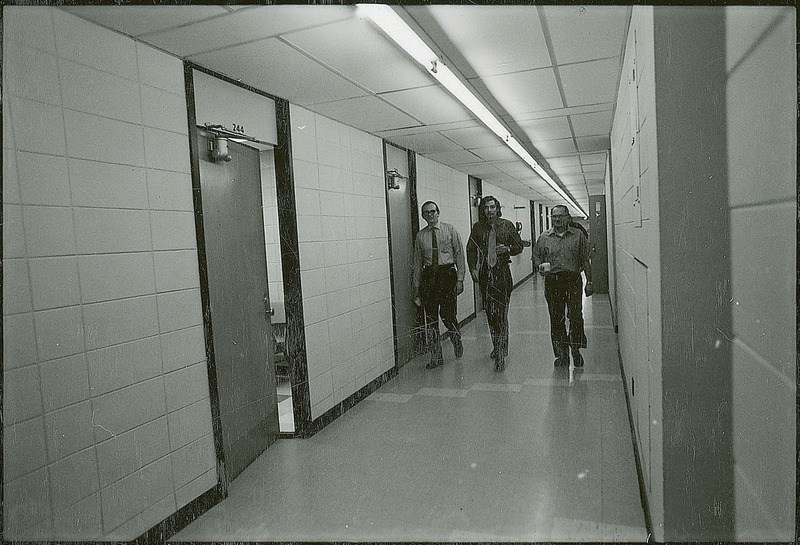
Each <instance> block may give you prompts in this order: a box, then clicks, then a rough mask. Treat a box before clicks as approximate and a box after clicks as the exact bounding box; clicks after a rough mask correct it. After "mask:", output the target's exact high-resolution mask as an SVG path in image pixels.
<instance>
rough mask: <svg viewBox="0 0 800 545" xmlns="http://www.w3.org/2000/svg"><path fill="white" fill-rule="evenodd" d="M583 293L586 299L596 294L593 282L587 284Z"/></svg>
mask: <svg viewBox="0 0 800 545" xmlns="http://www.w3.org/2000/svg"><path fill="white" fill-rule="evenodd" d="M583 293H585V294H586V297H589V296H590V295H592V294H593V293H594V286H593V285H592V281H591V280H589V281H588V282H586V287H585V288H583Z"/></svg>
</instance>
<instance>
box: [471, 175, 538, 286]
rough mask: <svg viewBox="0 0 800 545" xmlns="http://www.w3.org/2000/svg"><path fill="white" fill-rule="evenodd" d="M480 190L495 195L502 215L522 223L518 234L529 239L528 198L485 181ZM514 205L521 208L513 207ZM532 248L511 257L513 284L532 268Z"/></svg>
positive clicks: (512, 221) (529, 214) (529, 211)
mask: <svg viewBox="0 0 800 545" xmlns="http://www.w3.org/2000/svg"><path fill="white" fill-rule="evenodd" d="M482 192H483V195H484V196H486V195H492V196H494V197H497V198H498V199H499V200H500V205H501V206H502V213H503V216H502V217H503V218H505V219H507V220H508V221H510V222H511V223H514V224H516V222H520V223H522V234H521V235H520V236H521V237H522V239H524V240H531V210H530V201H529V200H528V199H523V198H522V197H520V196H519V195H515V194H514V193H511V192H510V191H506V190H505V189H501V188H499V187H497V186H496V185H493V184H490V183H487V182H484V183H483V189H482ZM516 206H519V207H521V208H515V207H516ZM523 207H524V208H523ZM532 248H533V246H532V245H531V246H528V247H526V248H523V250H522V253H520V254H518V255H515V256H513V257H512V258H511V265H510V267H511V278H512V279H513V280H514V283H515V284H516V283H517V282H520V281H522V279H523V278H525V277H527V276H529V275H530V274H531V271H532V270H533V269H532V265H531V251H532Z"/></svg>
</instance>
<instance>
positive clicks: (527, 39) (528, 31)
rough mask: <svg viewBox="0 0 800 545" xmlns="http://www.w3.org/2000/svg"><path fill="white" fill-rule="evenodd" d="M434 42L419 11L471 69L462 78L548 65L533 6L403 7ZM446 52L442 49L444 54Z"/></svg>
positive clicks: (429, 28)
mask: <svg viewBox="0 0 800 545" xmlns="http://www.w3.org/2000/svg"><path fill="white" fill-rule="evenodd" d="M406 10H407V11H408V12H409V13H410V14H411V15H412V16H413V17H415V19H416V20H417V22H418V23H420V24H421V26H423V28H424V29H425V30H426V31H427V32H428V33H429V35H430V36H431V37H432V38H434V39H436V38H437V36H436V30H437V29H435V28H433V25H429V24H428V25H426V24H425V19H424V18H423V17H422V16H421V14H420V12H422V11H427V12H428V13H429V14H430V16H431V17H432V18H433V19H434V20H435V21H436V23H438V26H439V28H440V29H441V31H443V32H444V34H445V36H446V37H447V40H448V41H449V42H450V44H452V46H454V47H455V48H456V49H458V51H459V54H460V56H462V57H463V58H464V59H465V60H466V61H467V62H468V63H469V66H470V68H471V71H466V70H465V71H463V72H462V75H464V76H465V77H473V76H475V75H479V76H493V75H498V74H508V73H512V72H520V71H523V70H530V69H533V68H544V67H547V66H551V64H552V63H551V60H550V54H549V52H548V50H547V43H546V42H545V39H544V34H543V33H542V26H541V24H540V23H539V14H538V11H537V9H536V7H535V6H533V5H529V6H441V5H438V6H437V5H433V6H430V7H427V8H425V7H412V6H408V7H406ZM447 52H448V49H447V47H444V53H445V54H447Z"/></svg>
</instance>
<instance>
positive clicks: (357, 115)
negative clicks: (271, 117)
mask: <svg viewBox="0 0 800 545" xmlns="http://www.w3.org/2000/svg"><path fill="white" fill-rule="evenodd" d="M310 109H311V110H313V111H315V112H317V113H318V114H320V115H324V116H326V117H330V118H331V119H335V120H336V121H340V122H342V123H344V124H345V125H350V126H351V127H355V128H357V129H361V130H362V131H366V132H369V133H374V132H375V131H378V130H385V129H389V128H396V127H407V126H408V125H412V124H414V123H416V121H415V120H414V119H413V118H411V117H409V116H407V115H406V114H404V113H403V112H401V111H400V110H398V109H397V108H395V107H394V106H392V105H391V104H387V103H386V102H384V101H383V100H381V99H379V98H377V97H374V96H371V95H370V96H365V97H356V98H349V99H345V100H337V101H336V102H324V103H321V104H314V105H313V106H310Z"/></svg>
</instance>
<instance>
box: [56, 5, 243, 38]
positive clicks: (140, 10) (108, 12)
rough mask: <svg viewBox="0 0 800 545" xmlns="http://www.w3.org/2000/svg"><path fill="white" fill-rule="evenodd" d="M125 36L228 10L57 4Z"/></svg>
mask: <svg viewBox="0 0 800 545" xmlns="http://www.w3.org/2000/svg"><path fill="white" fill-rule="evenodd" d="M61 9H63V10H64V11H68V12H70V13H72V14H73V15H77V16H78V17H82V18H83V19H87V20H89V21H94V22H95V23H97V24H99V25H103V26H104V27H107V28H110V29H113V30H116V31H118V32H122V33H123V34H127V35H128V36H141V35H142V34H148V33H151V32H153V31H158V30H164V29H167V28H172V27H176V26H181V25H185V24H187V23H192V22H195V21H201V20H203V19H208V18H209V17H214V16H215V15H224V14H226V13H230V12H229V11H228V10H226V9H225V8H224V7H223V6H96V5H89V6H69V7H66V6H65V7H63V8H61Z"/></svg>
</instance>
